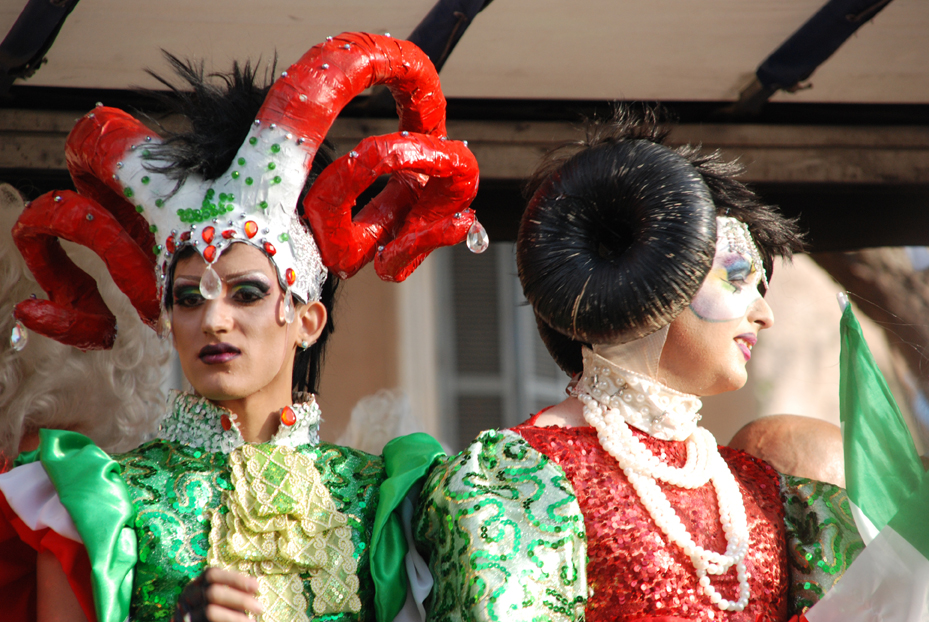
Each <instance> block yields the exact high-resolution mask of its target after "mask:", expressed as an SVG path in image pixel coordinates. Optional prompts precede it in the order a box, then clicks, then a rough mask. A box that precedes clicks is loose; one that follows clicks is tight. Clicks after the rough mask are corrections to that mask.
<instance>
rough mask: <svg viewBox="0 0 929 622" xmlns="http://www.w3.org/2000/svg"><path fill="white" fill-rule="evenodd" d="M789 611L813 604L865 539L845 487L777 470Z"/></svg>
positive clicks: (856, 553)
mask: <svg viewBox="0 0 929 622" xmlns="http://www.w3.org/2000/svg"><path fill="white" fill-rule="evenodd" d="M781 496H782V497H783V499H784V522H785V524H786V526H787V560H788V564H789V566H790V594H789V606H790V611H791V613H797V614H799V613H802V612H803V611H805V610H806V608H808V607H812V606H813V605H815V604H816V603H817V602H819V599H820V598H822V597H823V595H824V594H825V593H826V592H828V591H829V590H830V589H831V588H832V586H833V585H835V584H836V582H837V581H838V580H839V579H840V578H841V577H842V575H843V574H844V573H845V570H846V568H848V567H849V566H850V565H851V563H852V562H853V561H855V558H856V557H857V556H858V554H859V553H860V552H861V551H862V550H864V542H862V540H861V537H860V536H859V535H858V529H857V527H855V520H854V518H853V517H852V512H851V506H850V505H849V501H848V494H847V493H846V492H845V489H844V488H840V487H838V486H836V485H834V484H827V483H825V482H819V481H816V480H812V479H807V478H805V477H794V476H791V475H782V476H781Z"/></svg>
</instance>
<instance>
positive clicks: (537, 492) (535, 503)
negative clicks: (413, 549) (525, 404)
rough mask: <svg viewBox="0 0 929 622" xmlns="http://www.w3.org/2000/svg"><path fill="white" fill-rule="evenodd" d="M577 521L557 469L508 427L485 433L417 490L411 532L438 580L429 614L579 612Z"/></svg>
mask: <svg viewBox="0 0 929 622" xmlns="http://www.w3.org/2000/svg"><path fill="white" fill-rule="evenodd" d="M583 520H584V519H583V517H582V515H581V510H580V507H579V506H578V503H577V499H576V497H575V494H574V490H573V488H572V486H571V483H570V482H569V481H568V479H567V478H566V477H565V476H564V472H563V471H562V470H561V469H560V468H558V467H557V466H556V465H554V464H553V463H551V462H550V461H549V459H548V458H547V457H545V456H544V455H542V454H541V453H539V452H538V451H536V450H535V449H533V448H532V447H531V446H530V445H529V444H528V443H527V442H526V441H525V440H523V438H522V437H520V436H519V435H517V434H516V433H514V432H511V431H508V430H507V431H502V432H496V431H489V432H484V433H483V434H481V436H480V437H478V439H477V440H476V441H475V442H474V443H473V444H472V445H471V446H470V447H468V448H467V449H466V450H465V451H463V452H462V453H460V454H458V455H457V456H455V457H454V458H451V459H449V460H448V461H447V462H446V463H445V464H443V465H441V466H439V467H437V468H436V469H435V470H433V472H432V474H431V476H430V477H429V480H428V481H427V483H426V485H425V487H424V488H423V494H422V496H421V498H420V505H419V508H418V509H417V516H416V518H415V519H414V531H415V533H416V539H417V541H418V542H419V543H421V545H422V546H423V547H424V548H426V549H428V550H429V552H430V555H429V557H430V569H431V571H432V574H433V576H434V577H435V579H436V584H435V587H434V588H433V592H432V596H431V597H430V598H431V602H430V613H429V617H428V620H430V621H442V622H445V621H459V620H487V621H489V620H494V621H504V620H505V621H507V622H515V621H517V620H533V621H536V620H538V621H543V620H551V621H555V620H559V621H561V620H565V621H567V620H583V618H584V606H585V604H586V601H587V593H586V592H587V587H586V586H587V575H586V569H587V544H586V536H585V531H584V522H583Z"/></svg>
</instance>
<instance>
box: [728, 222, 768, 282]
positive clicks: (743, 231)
mask: <svg viewBox="0 0 929 622" xmlns="http://www.w3.org/2000/svg"><path fill="white" fill-rule="evenodd" d="M723 247H725V248H723ZM726 250H728V251H729V252H730V253H736V254H738V255H742V256H744V257H748V258H749V259H751V260H752V268H753V269H754V270H756V271H758V273H759V274H760V275H761V281H762V282H763V283H764V286H765V289H767V288H768V274H767V271H765V268H764V260H763V259H762V257H761V252H759V250H758V246H757V245H756V244H755V240H754V239H752V234H751V232H750V231H749V230H748V225H746V224H745V223H744V222H742V221H741V220H738V219H737V218H732V217H731V216H718V217H717V218H716V252H717V254H718V253H720V252H725V251H726Z"/></svg>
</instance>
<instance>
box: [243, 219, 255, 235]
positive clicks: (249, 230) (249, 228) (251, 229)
mask: <svg viewBox="0 0 929 622" xmlns="http://www.w3.org/2000/svg"><path fill="white" fill-rule="evenodd" d="M256 233H258V225H257V224H256V223H255V221H254V220H249V221H248V222H247V223H245V235H247V236H248V238H249V239H251V238H253V237H255V234H256Z"/></svg>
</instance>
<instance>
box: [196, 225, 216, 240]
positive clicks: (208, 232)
mask: <svg viewBox="0 0 929 622" xmlns="http://www.w3.org/2000/svg"><path fill="white" fill-rule="evenodd" d="M215 231H216V229H214V228H213V227H207V228H206V229H204V230H203V233H201V234H200V235H202V236H203V241H204V242H206V243H207V244H209V243H210V242H212V241H213V233H214V232H215Z"/></svg>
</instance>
